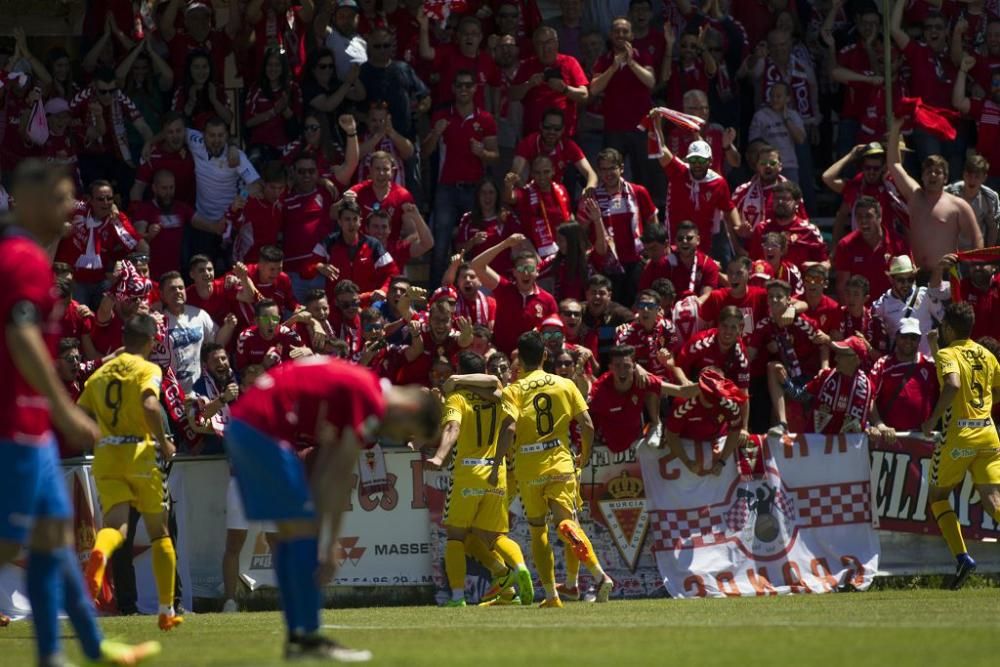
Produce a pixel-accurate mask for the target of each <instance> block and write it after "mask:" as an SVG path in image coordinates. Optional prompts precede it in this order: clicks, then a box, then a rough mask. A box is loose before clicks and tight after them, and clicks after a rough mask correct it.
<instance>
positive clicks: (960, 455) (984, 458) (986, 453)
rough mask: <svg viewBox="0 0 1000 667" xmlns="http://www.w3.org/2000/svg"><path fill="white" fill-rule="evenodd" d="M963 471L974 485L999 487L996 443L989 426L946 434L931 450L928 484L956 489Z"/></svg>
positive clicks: (999, 462)
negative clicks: (932, 451)
mask: <svg viewBox="0 0 1000 667" xmlns="http://www.w3.org/2000/svg"><path fill="white" fill-rule="evenodd" d="M966 471H970V472H971V473H972V481H973V482H974V483H976V484H1000V441H998V439H997V434H996V431H995V430H994V427H993V426H987V427H985V428H977V429H965V428H963V429H956V432H955V433H954V434H953V433H947V434H946V435H945V438H944V442H940V443H938V444H937V446H936V447H935V448H934V456H933V457H932V458H931V472H930V477H929V479H928V481H929V483H930V485H931V486H939V487H942V488H950V487H953V486H958V485H959V484H961V483H962V480H964V479H965V473H966Z"/></svg>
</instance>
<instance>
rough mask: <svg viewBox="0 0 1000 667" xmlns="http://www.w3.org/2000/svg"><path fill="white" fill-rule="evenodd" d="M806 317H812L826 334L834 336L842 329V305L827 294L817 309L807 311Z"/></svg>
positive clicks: (821, 298)
mask: <svg viewBox="0 0 1000 667" xmlns="http://www.w3.org/2000/svg"><path fill="white" fill-rule="evenodd" d="M806 315H808V316H809V317H811V318H812V319H813V321H814V322H816V324H817V325H819V328H820V330H821V331H823V332H824V333H826V334H833V332H834V331H837V330H838V329H840V318H841V309H840V304H839V303H837V302H836V301H834V300H833V299H831V298H830V297H828V296H826V295H825V294H824V295H823V296H821V297H820V299H819V303H818V304H816V307H815V308H809V309H808V310H806ZM852 335H853V332H852Z"/></svg>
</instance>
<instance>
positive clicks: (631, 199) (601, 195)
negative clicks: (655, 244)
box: [594, 179, 644, 254]
mask: <svg viewBox="0 0 1000 667" xmlns="http://www.w3.org/2000/svg"><path fill="white" fill-rule="evenodd" d="M594 196H595V198H596V199H597V206H598V207H599V208H600V209H601V217H602V218H603V219H604V227H605V229H606V231H607V233H608V236H609V237H610V238H611V240H612V241H615V242H616V243H617V242H620V243H627V241H626V240H625V239H615V232H614V228H613V227H612V226H611V217H610V216H611V201H612V199H613V197H612V196H611V193H609V192H608V189H607V188H606V187H604V184H603V183H602V184H600V185H598V186H597V188H596V189H595V190H594ZM619 196H621V197H622V198H623V199H624V200H625V210H627V211H628V212H629V215H631V216H632V218H631V220H630V222H629V229H631V230H632V240H633V242H634V243H635V251H636V252H637V253H639V254H642V251H643V249H644V248H643V245H642V239H641V238H640V237H641V236H642V221H641V220H640V219H639V200H638V199H636V196H635V187H633V186H632V184H631V183H629V182H628V181H626V180H625V179H622V181H621V187H620V191H619Z"/></svg>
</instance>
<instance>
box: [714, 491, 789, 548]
mask: <svg viewBox="0 0 1000 667" xmlns="http://www.w3.org/2000/svg"><path fill="white" fill-rule="evenodd" d="M769 472H770V471H769ZM725 519H726V523H725V525H726V532H727V533H732V534H734V536H735V537H736V539H738V540H739V541H740V542H741V543H742V544H743V545H744V547H746V549H747V550H748V551H749V552H750V553H752V554H753V555H754V556H755V557H758V558H759V557H761V556H773V555H774V554H776V553H778V552H781V551H784V550H785V549H786V545H787V543H788V542H789V540H790V539H791V537H792V536H793V535H794V532H795V506H794V504H793V502H792V498H791V496H790V495H789V494H788V493H786V492H785V490H784V489H783V488H782V484H781V479H780V478H778V477H777V476H776V475H768V478H767V479H762V480H750V481H743V482H741V483H740V485H739V486H738V487H737V488H736V500H735V501H734V502H733V504H732V505H730V507H729V509H728V510H727V511H726V514H725Z"/></svg>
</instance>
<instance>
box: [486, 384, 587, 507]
mask: <svg viewBox="0 0 1000 667" xmlns="http://www.w3.org/2000/svg"><path fill="white" fill-rule="evenodd" d="M504 400H506V401H508V402H510V403H511V404H512V405H513V406H514V409H515V410H516V411H517V414H518V419H517V427H516V434H515V441H516V443H517V444H516V445H515V451H516V453H515V458H514V464H515V465H514V471H515V474H516V477H517V480H518V485H519V487H520V491H521V502H522V503H523V504H524V511H525V514H526V516H528V517H529V518H530V517H544V516H545V514H546V513H547V512H548V507H547V505H546V504H545V497H548V498H549V499H550V500H556V501H557V502H559V503H560V504H563V505H564V506H565V508H566V509H567V510H568V511H569V512H573V511H574V510H575V508H576V500H575V499H576V488H575V487H576V474H575V470H576V466H575V465H574V462H573V453H572V451H571V450H570V424H571V423H572V421H573V419H574V418H576V417H577V416H579V415H580V414H582V413H584V412H586V411H587V402H586V400H585V399H584V398H583V394H581V393H580V390H579V389H577V387H576V384H574V383H573V381H572V380H568V379H566V378H563V377H559V376H558V375H553V374H551V373H546V372H545V371H544V370H542V369H536V370H533V371H531V372H530V373H528V374H527V375H526V376H525V377H523V378H521V379H519V380H517V381H515V382H512V383H511V384H510V385H508V386H507V387H506V388H505V389H504ZM547 479H548V480H551V481H553V482H558V481H566V485H565V486H566V488H565V489H561V490H559V487H558V486H553V485H548V486H546V485H544V484H543V482H544V481H545V480H547ZM543 488H546V489H548V491H547V492H546V493H544V494H543V493H542V489H543ZM550 494H551V495H550ZM543 496H545V497H543Z"/></svg>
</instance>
